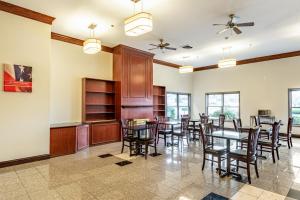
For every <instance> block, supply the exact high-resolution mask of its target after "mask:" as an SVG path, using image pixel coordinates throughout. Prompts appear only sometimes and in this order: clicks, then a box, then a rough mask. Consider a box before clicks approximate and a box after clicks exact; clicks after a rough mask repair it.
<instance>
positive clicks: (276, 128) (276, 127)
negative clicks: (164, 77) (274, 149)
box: [272, 120, 281, 145]
mask: <svg viewBox="0 0 300 200" xmlns="http://www.w3.org/2000/svg"><path fill="white" fill-rule="evenodd" d="M280 124H281V120H279V121H278V122H274V124H273V125H272V144H273V145H275V144H278V142H279V130H280Z"/></svg>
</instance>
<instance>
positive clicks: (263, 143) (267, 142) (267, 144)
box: [258, 140, 272, 146]
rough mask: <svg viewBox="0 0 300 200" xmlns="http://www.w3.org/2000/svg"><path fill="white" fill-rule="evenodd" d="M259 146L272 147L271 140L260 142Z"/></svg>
mask: <svg viewBox="0 0 300 200" xmlns="http://www.w3.org/2000/svg"><path fill="white" fill-rule="evenodd" d="M258 144H259V145H265V146H272V141H270V140H258Z"/></svg>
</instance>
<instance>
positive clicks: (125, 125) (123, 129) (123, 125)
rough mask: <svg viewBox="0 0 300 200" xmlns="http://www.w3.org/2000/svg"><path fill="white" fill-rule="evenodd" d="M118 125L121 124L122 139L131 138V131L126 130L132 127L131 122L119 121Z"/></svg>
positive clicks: (126, 120) (127, 120)
mask: <svg viewBox="0 0 300 200" xmlns="http://www.w3.org/2000/svg"><path fill="white" fill-rule="evenodd" d="M120 123H121V132H122V137H123V138H124V137H129V136H133V131H131V130H129V129H128V127H130V126H133V125H134V123H133V120H129V119H121V120H120Z"/></svg>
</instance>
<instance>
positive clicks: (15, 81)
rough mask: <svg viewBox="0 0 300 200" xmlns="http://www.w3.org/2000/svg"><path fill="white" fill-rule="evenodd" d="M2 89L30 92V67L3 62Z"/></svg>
mask: <svg viewBox="0 0 300 200" xmlns="http://www.w3.org/2000/svg"><path fill="white" fill-rule="evenodd" d="M3 73H4V78H3V80H4V84H3V85H4V91H6V92H32V67H29V66H24V65H10V64H4V70H3Z"/></svg>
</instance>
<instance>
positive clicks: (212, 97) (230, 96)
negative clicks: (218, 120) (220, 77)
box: [205, 92, 240, 120]
mask: <svg viewBox="0 0 300 200" xmlns="http://www.w3.org/2000/svg"><path fill="white" fill-rule="evenodd" d="M205 105H206V114H208V115H209V116H210V117H219V115H220V114H222V113H223V114H225V117H226V120H232V119H234V118H239V117H240V92H226V93H208V94H206V99H205Z"/></svg>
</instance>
